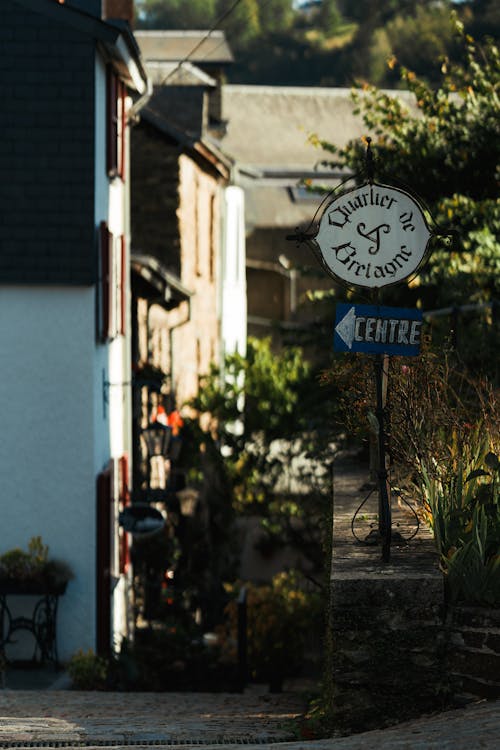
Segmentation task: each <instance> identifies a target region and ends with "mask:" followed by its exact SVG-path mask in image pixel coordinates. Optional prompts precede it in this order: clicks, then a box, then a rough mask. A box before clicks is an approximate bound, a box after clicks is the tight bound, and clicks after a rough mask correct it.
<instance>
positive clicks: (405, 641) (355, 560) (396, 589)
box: [329, 466, 449, 733]
mask: <svg viewBox="0 0 500 750" xmlns="http://www.w3.org/2000/svg"><path fill="white" fill-rule="evenodd" d="M363 478H365V479H366V474H365V475H364V477H363V473H362V471H361V470H356V469H355V467H353V466H351V467H343V468H342V470H341V471H337V470H335V471H334V509H333V519H334V520H333V553H332V567H331V583H330V585H331V612H330V628H329V660H330V665H329V674H330V675H331V686H330V688H331V711H332V722H333V725H334V727H335V729H336V730H339V731H341V732H346V733H351V732H359V731H363V730H366V729H372V728H377V727H381V726H384V725H386V724H390V723H395V722H398V721H402V720H404V719H408V718H411V717H413V716H418V715H419V714H422V713H425V712H428V711H435V710H439V709H440V708H442V707H443V705H444V703H445V701H446V700H447V697H448V695H449V694H448V691H447V678H446V674H445V651H446V649H445V646H446V635H445V628H444V608H443V602H444V598H443V597H444V592H443V577H442V574H441V572H440V570H439V567H438V564H437V563H438V561H437V554H436V550H435V546H434V542H433V539H432V535H431V533H430V531H429V530H428V529H427V528H421V529H420V530H419V532H418V534H417V535H416V536H415V537H414V539H412V540H411V541H410V542H408V543H405V542H404V541H403V540H401V539H400V540H399V541H398V543H397V544H396V543H395V544H394V545H393V547H392V549H391V558H390V561H389V562H383V561H382V556H381V548H380V546H378V545H374V546H370V545H367V544H363V540H364V537H363V536H360V539H361V540H362V541H359V540H357V539H356V538H355V537H354V536H353V534H352V531H351V522H352V519H353V516H354V514H355V513H356V509H357V508H358V506H359V504H360V502H361V501H362V499H363V492H362V491H361V487H362V485H363ZM364 494H366V493H364ZM373 497H374V500H375V511H376V493H374V494H373ZM364 510H365V511H366V513H365V514H364V515H369V512H370V509H364ZM374 515H375V514H374ZM403 516H404V512H403ZM393 522H394V528H396V526H397V528H398V530H399V531H400V532H401V533H402V534H403V536H404V537H406V538H407V537H408V536H410V535H411V530H410V528H409V527H408V525H407V522H406V521H405V518H404V517H401V518H399V519H398V518H396V517H395V514H393ZM405 524H406V525H405ZM358 536H359V534H358Z"/></svg>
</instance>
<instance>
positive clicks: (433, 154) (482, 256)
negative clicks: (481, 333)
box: [312, 18, 500, 366]
mask: <svg viewBox="0 0 500 750" xmlns="http://www.w3.org/2000/svg"><path fill="white" fill-rule="evenodd" d="M454 24H455V30H456V32H457V34H458V39H459V42H460V44H461V48H462V55H463V60H464V62H463V63H460V64H457V63H455V64H452V63H449V62H447V61H443V64H442V81H441V85H440V86H439V88H437V89H436V90H433V89H432V88H431V87H430V86H429V85H428V84H426V83H424V82H423V81H422V80H421V79H419V78H418V77H417V76H416V75H415V74H414V73H413V72H412V71H409V70H408V69H407V68H405V67H403V66H398V64H397V62H396V61H395V60H394V61H393V63H392V64H393V65H394V66H395V67H396V66H398V67H399V72H400V76H401V81H402V83H403V84H404V85H405V86H406V87H407V88H408V89H409V91H410V92H411V93H412V94H413V97H414V108H410V107H408V106H405V104H403V102H402V100H401V99H398V98H397V97H395V96H393V95H390V94H388V93H387V92H384V91H380V90H378V89H377V88H375V87H372V86H366V87H365V88H364V89H363V90H358V91H356V92H355V94H354V99H355V102H356V103H357V107H358V109H359V111H360V112H361V114H362V116H363V120H364V122H365V125H366V127H367V135H370V136H372V137H373V139H374V154H375V167H376V177H377V179H378V181H381V182H386V183H394V182H399V183H402V184H403V185H405V184H406V185H409V186H411V188H412V189H413V190H414V191H415V192H416V193H417V194H418V195H420V197H421V198H422V199H423V201H424V202H426V203H427V204H428V205H429V206H430V208H431V209H432V211H433V213H434V216H435V218H436V220H437V222H438V224H440V225H442V226H444V227H448V228H453V229H454V230H455V231H456V241H455V242H453V243H451V244H450V243H448V244H445V243H443V242H441V243H439V244H438V245H437V246H436V247H435V249H434V252H433V254H432V256H431V258H430V261H429V263H428V265H427V267H426V268H424V270H423V271H422V273H421V274H420V275H419V277H418V278H417V279H416V281H414V282H413V283H412V284H411V285H410V287H409V288H407V287H401V289H400V291H399V292H398V291H397V290H396V292H395V294H396V295H398V294H399V298H400V299H399V300H398V301H401V297H403V298H404V301H405V302H413V304H415V305H417V304H420V305H421V306H422V307H423V308H424V309H428V310H429V309H435V308H436V307H440V306H446V305H450V304H451V305H460V304H464V303H472V302H474V303H481V302H486V301H492V300H495V299H496V300H498V299H500V201H499V199H498V187H499V178H500V138H499V135H500V125H499V118H498V112H499V109H500V98H499V83H500V56H499V51H498V49H497V47H496V46H495V45H494V44H493V43H492V42H485V43H484V44H483V45H481V46H480V45H478V44H476V43H475V42H474V40H473V39H472V38H471V37H470V36H467V35H465V34H464V31H463V27H462V26H461V24H460V23H459V22H458V21H457V20H456V18H454ZM312 140H313V142H316V143H317V144H319V145H322V146H323V147H324V148H325V149H326V150H327V151H329V152H330V153H331V154H333V157H334V158H333V161H334V163H335V164H336V165H337V166H338V165H341V166H344V167H350V168H351V169H353V171H354V172H355V173H358V174H363V173H364V170H365V154H366V144H365V143H363V142H361V141H352V142H350V143H349V144H348V145H347V146H346V147H345V148H343V149H338V148H336V147H334V146H332V145H331V144H329V143H328V142H325V141H318V139H315V138H313V139H312ZM393 298H394V297H393ZM486 331H487V334H485V335H487V338H488V340H489V341H490V345H495V335H498V334H495V326H494V325H490V326H489V327H488V328H487V329H486ZM477 334H478V331H476V332H475V333H474V335H473V337H472V338H473V339H474V342H475V343H477V342H478V341H479V338H481V337H479V338H478V335H477ZM483 343H484V342H483ZM488 356H489V360H490V362H491V358H493V361H494V360H495V357H494V354H493V352H492V351H491V352H490V354H489V355H488V352H487V350H484V351H483V352H482V358H483V360H485V361H483V366H484V365H485V364H487V359H485V358H487V357H488ZM479 359H481V358H480V357H479V355H478V360H479ZM477 364H479V361H478V362H477Z"/></svg>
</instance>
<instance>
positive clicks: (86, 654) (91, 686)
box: [68, 649, 109, 690]
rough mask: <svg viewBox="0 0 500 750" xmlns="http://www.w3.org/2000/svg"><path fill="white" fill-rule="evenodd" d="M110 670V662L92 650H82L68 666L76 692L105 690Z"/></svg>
mask: <svg viewBox="0 0 500 750" xmlns="http://www.w3.org/2000/svg"><path fill="white" fill-rule="evenodd" d="M108 670H109V664H108V661H107V660H106V659H104V658H103V657H101V656H97V654H95V653H94V651H92V649H89V650H88V651H83V649H80V650H79V651H77V652H76V654H74V655H73V656H72V657H71V659H70V661H69V664H68V674H69V676H70V677H71V680H72V682H73V687H74V688H75V689H76V690H105V689H106V682H107V677H108Z"/></svg>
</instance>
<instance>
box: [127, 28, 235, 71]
mask: <svg viewBox="0 0 500 750" xmlns="http://www.w3.org/2000/svg"><path fill="white" fill-rule="evenodd" d="M207 34H208V31H142V30H138V31H135V33H134V35H135V38H136V40H137V43H138V44H139V47H140V49H141V52H142V56H143V58H144V59H145V60H146V61H153V60H156V61H177V62H178V61H179V60H184V59H186V58H188V57H189V60H190V61H191V62H192V63H198V64H201V63H203V64H205V65H207V64H208V65H210V64H227V63H231V62H233V55H232V53H231V50H230V48H229V45H228V43H227V41H226V37H225V35H224V32H223V31H217V30H215V31H212V32H211V33H210V35H209V36H208V37H207V38H205V37H206V36H207Z"/></svg>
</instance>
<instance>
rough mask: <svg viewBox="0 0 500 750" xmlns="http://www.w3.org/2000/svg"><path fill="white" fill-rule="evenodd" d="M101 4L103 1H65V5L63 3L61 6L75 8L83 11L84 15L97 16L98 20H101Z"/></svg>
mask: <svg viewBox="0 0 500 750" xmlns="http://www.w3.org/2000/svg"><path fill="white" fill-rule="evenodd" d="M59 2H60V0H59ZM101 3H102V0H65V3H64V2H63V3H61V5H64V4H66V5H69V6H70V7H71V8H75V9H76V10H81V11H83V12H84V13H89V15H91V16H95V17H96V18H101V12H102V6H101Z"/></svg>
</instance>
